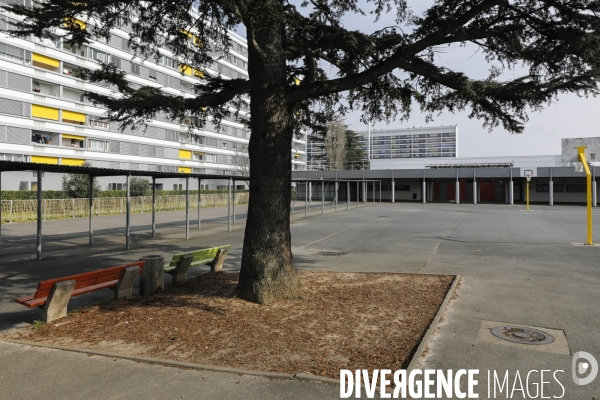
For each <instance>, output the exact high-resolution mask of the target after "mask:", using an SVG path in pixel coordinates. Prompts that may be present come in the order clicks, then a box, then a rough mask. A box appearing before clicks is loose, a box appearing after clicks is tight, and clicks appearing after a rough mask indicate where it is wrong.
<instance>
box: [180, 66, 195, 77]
mask: <svg viewBox="0 0 600 400" xmlns="http://www.w3.org/2000/svg"><path fill="white" fill-rule="evenodd" d="M179 71H181V72H183V73H184V74H186V75H190V76H192V71H193V68H192V67H190V66H189V65H185V64H179Z"/></svg>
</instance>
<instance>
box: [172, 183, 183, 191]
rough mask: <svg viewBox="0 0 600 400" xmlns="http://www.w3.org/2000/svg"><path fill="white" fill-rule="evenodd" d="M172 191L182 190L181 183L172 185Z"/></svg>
mask: <svg viewBox="0 0 600 400" xmlns="http://www.w3.org/2000/svg"><path fill="white" fill-rule="evenodd" d="M173 190H183V185H182V184H181V183H174V184H173Z"/></svg>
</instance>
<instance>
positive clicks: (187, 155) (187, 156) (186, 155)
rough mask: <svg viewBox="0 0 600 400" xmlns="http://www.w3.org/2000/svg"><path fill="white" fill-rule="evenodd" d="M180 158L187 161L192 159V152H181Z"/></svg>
mask: <svg viewBox="0 0 600 400" xmlns="http://www.w3.org/2000/svg"><path fill="white" fill-rule="evenodd" d="M179 158H184V159H186V160H191V159H192V152H191V151H190V150H179Z"/></svg>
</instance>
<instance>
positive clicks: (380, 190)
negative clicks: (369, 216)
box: [379, 181, 381, 204]
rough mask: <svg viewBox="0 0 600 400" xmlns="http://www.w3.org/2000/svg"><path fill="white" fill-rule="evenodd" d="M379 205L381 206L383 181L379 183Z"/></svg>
mask: <svg viewBox="0 0 600 400" xmlns="http://www.w3.org/2000/svg"><path fill="white" fill-rule="evenodd" d="M379 204H381V181H379Z"/></svg>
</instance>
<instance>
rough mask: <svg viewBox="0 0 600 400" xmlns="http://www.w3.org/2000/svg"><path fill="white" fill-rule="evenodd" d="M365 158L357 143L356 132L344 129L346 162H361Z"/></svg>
mask: <svg viewBox="0 0 600 400" xmlns="http://www.w3.org/2000/svg"><path fill="white" fill-rule="evenodd" d="M365 158H367V152H366V151H365V150H364V149H363V148H362V146H361V144H360V142H359V141H358V135H357V134H356V132H354V131H353V130H350V129H346V160H345V161H346V162H347V163H348V162H362V161H364V159H365Z"/></svg>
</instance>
